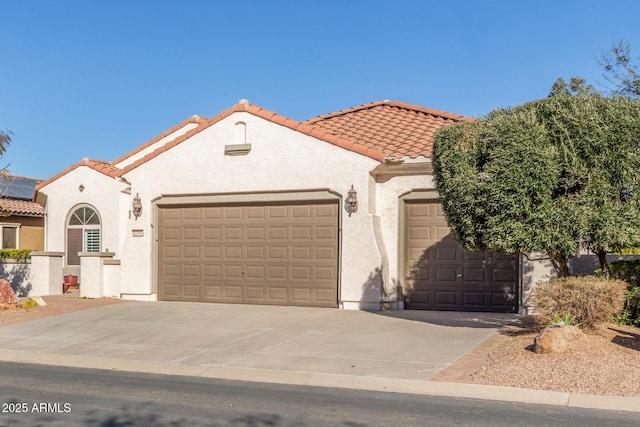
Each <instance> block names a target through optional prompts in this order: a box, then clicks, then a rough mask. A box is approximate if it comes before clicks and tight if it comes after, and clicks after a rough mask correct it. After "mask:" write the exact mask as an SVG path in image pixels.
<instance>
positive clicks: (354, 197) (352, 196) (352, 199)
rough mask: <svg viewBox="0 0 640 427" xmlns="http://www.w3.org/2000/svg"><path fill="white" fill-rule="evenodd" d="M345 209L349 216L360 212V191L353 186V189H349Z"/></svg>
mask: <svg viewBox="0 0 640 427" xmlns="http://www.w3.org/2000/svg"><path fill="white" fill-rule="evenodd" d="M344 209H345V210H346V211H347V213H348V214H349V216H351V214H352V213H355V212H358V192H357V191H356V190H355V189H354V188H353V185H352V186H351V189H350V190H349V191H347V200H345V203H344Z"/></svg>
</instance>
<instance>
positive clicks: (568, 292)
mask: <svg viewBox="0 0 640 427" xmlns="http://www.w3.org/2000/svg"><path fill="white" fill-rule="evenodd" d="M626 288H627V284H626V283H625V282H623V281H622V280H617V279H609V280H607V279H604V278H600V277H594V276H586V277H563V278H560V279H554V280H551V281H549V282H545V283H541V284H539V285H538V286H537V287H536V288H535V289H534V290H533V292H532V294H531V302H532V305H533V306H534V310H535V314H536V320H537V321H538V323H539V324H540V325H545V326H546V325H548V324H549V323H550V322H552V321H553V319H554V318H563V317H565V316H571V317H573V318H574V322H575V323H577V324H579V325H580V326H583V327H585V328H593V327H594V326H595V325H596V324H598V323H602V322H611V321H613V319H614V316H615V315H616V314H618V313H620V311H622V308H623V307H624V298H625V290H626Z"/></svg>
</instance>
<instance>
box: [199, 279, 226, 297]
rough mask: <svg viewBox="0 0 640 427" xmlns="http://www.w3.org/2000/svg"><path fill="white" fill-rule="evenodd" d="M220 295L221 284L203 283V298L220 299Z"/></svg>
mask: <svg viewBox="0 0 640 427" xmlns="http://www.w3.org/2000/svg"><path fill="white" fill-rule="evenodd" d="M221 295H222V286H221V285H217V284H216V285H212V284H208V283H205V284H204V287H203V295H202V296H203V299H205V300H206V299H212V300H217V299H220V296H221Z"/></svg>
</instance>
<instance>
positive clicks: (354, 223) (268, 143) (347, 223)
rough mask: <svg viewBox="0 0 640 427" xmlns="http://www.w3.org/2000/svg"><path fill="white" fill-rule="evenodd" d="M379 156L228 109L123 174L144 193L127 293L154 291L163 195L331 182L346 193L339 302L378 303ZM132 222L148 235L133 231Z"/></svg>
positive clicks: (125, 272)
mask: <svg viewBox="0 0 640 427" xmlns="http://www.w3.org/2000/svg"><path fill="white" fill-rule="evenodd" d="M238 122H242V123H244V124H245V125H244V127H245V129H246V139H245V137H244V132H238V127H237V125H236V124H237V123H238ZM245 143H249V144H251V151H250V152H249V153H248V154H247V155H241V156H228V155H225V154H224V151H225V145H233V144H245ZM378 164H379V162H377V161H375V160H373V159H370V158H368V157H365V156H362V155H359V154H356V153H354V152H351V151H348V150H345V149H342V148H340V147H336V146H334V145H332V144H329V143H327V142H324V141H320V140H317V139H315V138H313V137H310V136H306V135H304V134H301V133H299V132H296V131H293V130H291V129H289V128H286V127H283V126H280V125H277V124H274V123H272V122H269V121H266V120H264V119H261V118H259V117H256V116H253V115H251V114H249V113H244V112H240V113H235V114H233V115H231V116H229V117H227V118H226V119H224V120H222V121H220V122H218V123H216V124H215V125H214V126H211V127H209V128H208V129H206V130H204V131H202V132H200V133H199V134H197V135H195V136H193V137H191V138H190V139H188V140H187V141H185V142H182V143H181V144H179V145H177V146H175V147H173V148H172V149H170V150H169V151H167V152H165V153H163V154H161V155H159V156H157V157H155V158H153V159H151V160H149V161H148V162H147V163H145V164H144V165H142V166H140V167H138V168H136V169H134V170H132V171H131V172H129V173H128V174H127V175H126V178H127V179H128V180H129V181H130V182H131V183H132V188H131V193H132V194H139V195H140V198H141V199H142V202H143V211H142V216H141V217H140V218H138V219H137V220H136V219H133V218H132V219H129V220H128V221H125V223H124V224H125V227H126V232H125V233H124V245H123V248H124V252H123V253H122V256H121V274H122V293H123V294H126V293H132V294H136V293H137V294H147V293H148V294H155V293H156V288H155V287H156V277H155V273H154V268H153V267H154V262H155V261H154V260H155V254H154V241H155V229H154V228H153V226H154V222H153V221H154V219H153V213H154V205H153V201H154V200H156V199H158V198H160V197H162V196H163V195H176V194H185V193H186V194H221V193H247V192H275V191H284V192H289V191H300V190H314V189H328V190H330V191H332V192H334V193H336V194H338V195H340V196H341V197H342V201H341V205H340V206H341V209H340V212H341V219H340V221H341V231H342V232H341V248H340V254H341V257H340V271H341V274H340V284H339V295H340V296H339V298H340V302H341V305H342V306H344V307H349V308H375V307H373V306H374V305H375V306H376V307H378V308H379V305H380V279H379V278H378V277H376V274H377V272H378V271H379V269H380V265H381V259H380V253H379V251H378V248H377V244H376V241H375V238H374V235H373V224H372V215H371V213H370V212H369V208H368V205H369V194H370V191H369V186H370V185H372V182H371V181H370V176H369V174H368V172H369V171H370V170H371V169H373V168H374V167H375V166H376V165H378ZM351 185H353V186H354V188H355V189H356V190H357V191H358V198H359V211H358V212H357V213H354V214H353V215H351V217H349V216H348V215H347V214H346V212H345V211H344V209H342V205H343V202H344V198H345V197H346V194H347V191H348V190H349V188H350V187H351ZM134 229H136V230H142V234H143V236H142V237H134V236H133V233H132V230H134ZM137 234H138V235H139V234H140V232H138V233H137Z"/></svg>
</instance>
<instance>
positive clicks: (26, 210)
mask: <svg viewBox="0 0 640 427" xmlns="http://www.w3.org/2000/svg"><path fill="white" fill-rule="evenodd" d="M40 182H41V180H39V179H35V178H27V177H24V176H15V175H7V176H4V175H2V176H0V211H2V212H3V213H11V214H12V215H20V216H44V208H43V207H42V206H40V205H39V204H37V203H34V202H32V201H31V200H30V199H31V195H32V194H33V189H34V188H35V186H36V185H38V183H40Z"/></svg>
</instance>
